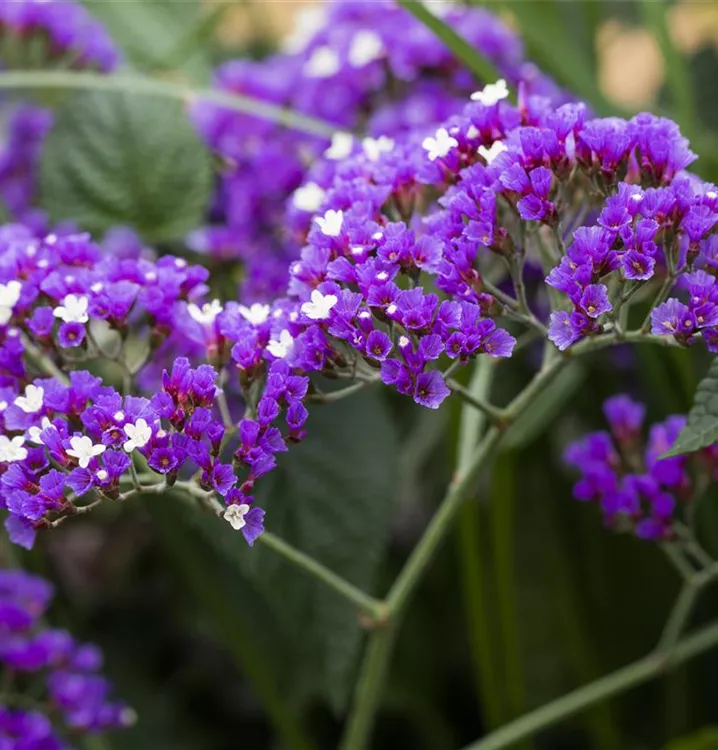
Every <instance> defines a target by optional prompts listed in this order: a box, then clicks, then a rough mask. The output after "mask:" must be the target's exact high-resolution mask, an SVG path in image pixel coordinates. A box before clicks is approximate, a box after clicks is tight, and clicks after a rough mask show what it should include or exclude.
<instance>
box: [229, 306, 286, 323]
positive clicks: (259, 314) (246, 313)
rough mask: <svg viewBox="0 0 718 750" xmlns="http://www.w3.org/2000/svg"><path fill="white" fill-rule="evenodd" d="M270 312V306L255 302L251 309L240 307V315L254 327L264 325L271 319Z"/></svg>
mask: <svg viewBox="0 0 718 750" xmlns="http://www.w3.org/2000/svg"><path fill="white" fill-rule="evenodd" d="M269 311H270V307H269V305H261V304H259V302H255V303H254V304H253V305H251V306H250V307H245V306H244V305H240V306H239V314H240V315H241V316H242V317H243V318H244V319H245V320H247V321H249V322H250V323H251V324H252V325H254V326H259V325H262V323H264V322H265V321H266V320H267V318H268V317H269ZM277 312H279V311H277Z"/></svg>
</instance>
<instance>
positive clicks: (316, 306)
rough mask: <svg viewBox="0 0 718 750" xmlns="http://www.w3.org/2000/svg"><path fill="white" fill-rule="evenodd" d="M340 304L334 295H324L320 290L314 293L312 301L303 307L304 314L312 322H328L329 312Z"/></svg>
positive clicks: (315, 290)
mask: <svg viewBox="0 0 718 750" xmlns="http://www.w3.org/2000/svg"><path fill="white" fill-rule="evenodd" d="M337 302H338V300H337V297H336V295H334V294H326V295H325V294H322V293H321V292H320V291H319V290H318V289H314V290H313V291H312V295H311V300H310V301H309V302H305V303H304V304H303V305H302V312H303V313H304V314H305V315H306V316H307V317H308V318H309V319H310V320H326V319H327V318H328V317H329V311H330V310H331V309H332V307H334V305H336V304H337Z"/></svg>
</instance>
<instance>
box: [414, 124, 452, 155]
mask: <svg viewBox="0 0 718 750" xmlns="http://www.w3.org/2000/svg"><path fill="white" fill-rule="evenodd" d="M421 145H422V146H423V148H424V150H425V151H428V152H429V159H430V160H431V161H435V160H436V159H438V158H439V157H441V156H446V155H447V154H448V153H449V151H451V149H452V148H456V147H457V146H458V145H459V142H458V141H457V140H456V138H452V137H451V136H450V135H449V131H448V130H447V129H446V128H439V129H438V130H437V131H436V136H435V137H434V138H432V137H431V136H429V137H428V138H424V141H423V142H422V144H421Z"/></svg>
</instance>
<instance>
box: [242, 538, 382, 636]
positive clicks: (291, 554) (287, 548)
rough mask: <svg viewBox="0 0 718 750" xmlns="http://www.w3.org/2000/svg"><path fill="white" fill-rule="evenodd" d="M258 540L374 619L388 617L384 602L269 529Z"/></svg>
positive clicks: (380, 620)
mask: <svg viewBox="0 0 718 750" xmlns="http://www.w3.org/2000/svg"><path fill="white" fill-rule="evenodd" d="M257 541H258V542H260V543H261V544H263V545H264V546H265V547H268V548H269V549H271V550H273V551H274V552H276V553H277V554H279V555H281V556H282V557H284V558H285V559H286V560H289V562H291V563H294V565H296V566H297V567H298V568H301V569H302V570H304V571H305V572H307V573H309V574H310V575H312V576H314V577H315V578H316V579H318V580H320V581H321V582H322V583H324V584H326V585H327V586H329V588H331V589H333V590H334V591H336V592H337V593H338V594H340V595H341V596H343V597H344V598H345V599H347V600H348V601H350V602H352V604H355V605H356V606H357V607H358V608H359V610H361V612H362V613H363V614H365V615H367V616H368V617H369V618H371V620H372V621H374V622H377V623H381V622H383V621H384V620H385V619H386V615H387V611H386V609H387V607H386V605H385V604H384V602H381V601H379V600H378V599H375V598H374V597H372V596H369V595H368V594H366V593H364V592H363V591H362V590H361V589H359V588H357V587H356V586H354V584H352V583H349V581H346V580H344V579H343V578H341V577H340V576H338V575H337V574H336V573H333V572H332V571H331V570H329V568H327V567H325V566H324V565H322V564H321V563H320V562H318V561H317V560H315V559H314V558H313V557H309V555H306V554H305V553H304V552H302V551H301V550H298V549H296V548H295V547H292V546H291V545H290V544H287V542H285V541H284V540H283V539H280V538H279V537H278V536H275V535H274V534H272V533H271V532H269V531H265V532H264V533H263V534H262V535H261V536H260V537H259V538H258V539H257Z"/></svg>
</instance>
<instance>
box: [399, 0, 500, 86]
mask: <svg viewBox="0 0 718 750" xmlns="http://www.w3.org/2000/svg"><path fill="white" fill-rule="evenodd" d="M397 1H398V3H399V5H401V6H402V7H403V8H405V9H406V10H407V11H409V13H411V14H412V15H413V16H414V17H415V18H416V19H417V20H419V21H421V23H423V24H424V26H426V27H427V28H428V29H430V30H431V31H433V32H434V34H435V35H436V37H437V38H438V39H440V40H441V41H442V42H443V43H444V44H445V45H446V46H447V47H448V48H449V49H450V50H451V51H452V52H453V53H454V54H455V55H456V57H457V58H458V59H459V60H460V61H461V62H463V63H464V65H466V67H467V68H468V69H469V70H470V71H471V72H472V73H474V75H476V77H477V78H478V79H479V80H480V81H485V82H486V83H493V82H494V81H496V80H498V79H499V78H501V74H500V73H499V72H498V70H497V69H496V67H495V66H494V65H493V63H491V62H490V61H489V60H487V59H486V58H485V57H484V56H483V55H481V53H479V52H478V51H477V50H476V48H475V47H473V46H472V45H471V44H469V43H468V42H467V41H466V39H464V38H463V37H462V36H461V35H460V34H458V33H457V32H456V31H454V29H452V28H451V26H449V25H448V24H446V23H445V22H444V21H442V20H441V19H440V18H438V17H437V16H435V15H434V14H433V13H432V12H431V11H430V10H428V9H427V8H426V6H425V5H424V4H423V3H422V2H420V0H397Z"/></svg>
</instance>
